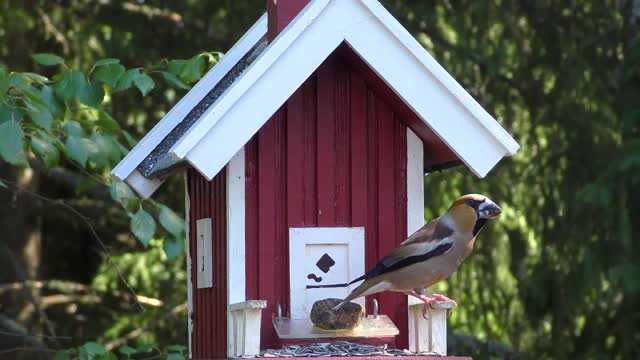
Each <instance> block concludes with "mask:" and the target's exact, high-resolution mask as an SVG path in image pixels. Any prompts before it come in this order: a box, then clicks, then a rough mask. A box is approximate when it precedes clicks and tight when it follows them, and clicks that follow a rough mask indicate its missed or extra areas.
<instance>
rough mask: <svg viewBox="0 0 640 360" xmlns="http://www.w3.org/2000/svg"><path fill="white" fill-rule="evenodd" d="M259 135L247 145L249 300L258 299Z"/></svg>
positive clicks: (246, 195) (247, 265) (246, 210)
mask: <svg viewBox="0 0 640 360" xmlns="http://www.w3.org/2000/svg"><path fill="white" fill-rule="evenodd" d="M258 179H259V177H258V135H256V136H254V137H253V138H252V139H251V140H250V141H249V142H248V143H247V144H246V145H245V197H246V200H245V201H246V202H245V205H246V206H245V234H246V235H245V236H246V238H245V254H246V266H245V268H246V291H247V293H246V295H247V300H257V299H258V272H259V270H258V249H259V247H258V244H259V230H258V216H259V215H258V208H259V206H258Z"/></svg>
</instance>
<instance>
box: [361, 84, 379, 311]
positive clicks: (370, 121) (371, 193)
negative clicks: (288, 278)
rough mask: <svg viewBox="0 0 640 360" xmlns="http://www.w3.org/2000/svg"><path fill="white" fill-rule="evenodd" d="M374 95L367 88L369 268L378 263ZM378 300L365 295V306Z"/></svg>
mask: <svg viewBox="0 0 640 360" xmlns="http://www.w3.org/2000/svg"><path fill="white" fill-rule="evenodd" d="M376 115H377V114H376V97H375V95H374V94H373V93H372V92H371V91H369V90H367V158H368V161H367V164H368V173H367V235H366V239H365V256H366V260H367V261H366V267H367V269H371V268H373V267H374V266H375V264H377V263H378V261H379V260H380V258H379V251H378V250H379V249H378V248H379V238H378V206H379V202H378V168H379V163H378V119H377V116H376ZM373 299H377V300H379V295H377V294H376V295H372V296H368V297H367V301H366V304H367V308H368V309H372V308H373V306H372V305H371V301H372V300H373Z"/></svg>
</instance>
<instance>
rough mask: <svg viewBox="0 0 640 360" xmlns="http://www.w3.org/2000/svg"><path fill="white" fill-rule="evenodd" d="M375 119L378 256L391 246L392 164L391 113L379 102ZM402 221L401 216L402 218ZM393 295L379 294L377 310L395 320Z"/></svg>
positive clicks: (393, 235)
mask: <svg viewBox="0 0 640 360" xmlns="http://www.w3.org/2000/svg"><path fill="white" fill-rule="evenodd" d="M375 111H376V117H377V119H378V127H377V130H378V146H377V148H376V151H377V152H378V161H379V167H378V189H377V191H378V197H379V203H378V208H377V210H378V239H379V242H378V251H379V255H378V256H379V257H382V256H384V255H385V254H387V253H389V252H390V251H391V250H393V249H394V248H395V237H396V231H395V229H396V226H395V223H396V221H395V206H394V205H395V195H396V194H395V169H396V166H395V163H394V160H395V158H394V141H393V140H394V138H393V135H394V126H393V113H392V112H391V110H390V109H389V107H388V106H387V105H386V104H385V103H384V102H382V101H377V102H376V106H375ZM403 222H404V219H403ZM396 306H397V304H396V296H395V294H392V293H382V294H380V311H381V312H382V313H383V314H388V315H389V317H390V318H391V320H393V321H394V322H396V321H397V319H396V316H395V311H396Z"/></svg>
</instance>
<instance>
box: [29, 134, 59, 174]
mask: <svg viewBox="0 0 640 360" xmlns="http://www.w3.org/2000/svg"><path fill="white" fill-rule="evenodd" d="M31 150H33V152H34V153H35V154H36V155H37V156H38V157H39V158H40V159H41V160H42V162H44V164H45V166H46V167H47V168H52V167H54V166H56V165H58V163H59V162H60V152H59V151H58V148H56V146H55V141H54V140H53V139H52V138H51V137H50V136H49V135H47V134H45V133H43V132H39V133H38V134H33V135H31Z"/></svg>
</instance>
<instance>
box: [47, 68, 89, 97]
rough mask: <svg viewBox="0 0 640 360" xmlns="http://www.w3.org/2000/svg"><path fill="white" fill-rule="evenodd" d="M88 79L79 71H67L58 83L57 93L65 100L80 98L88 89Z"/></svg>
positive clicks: (56, 86)
mask: <svg viewBox="0 0 640 360" xmlns="http://www.w3.org/2000/svg"><path fill="white" fill-rule="evenodd" d="M87 86H88V85H87V79H86V78H85V77H84V74H83V73H81V72H80V71H77V70H69V71H65V73H64V74H62V78H61V79H60V80H59V81H57V82H56V84H55V85H54V89H55V91H56V93H57V94H58V95H59V96H60V97H62V98H63V99H65V100H68V99H72V98H75V97H78V96H79V95H80V94H81V93H82V92H84V91H85V90H86V88H87Z"/></svg>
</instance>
